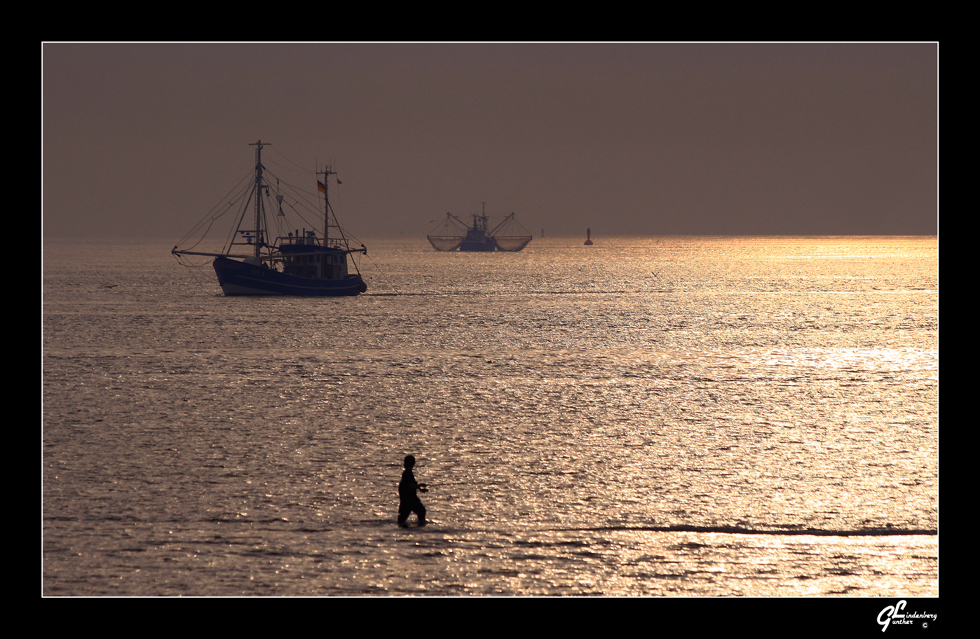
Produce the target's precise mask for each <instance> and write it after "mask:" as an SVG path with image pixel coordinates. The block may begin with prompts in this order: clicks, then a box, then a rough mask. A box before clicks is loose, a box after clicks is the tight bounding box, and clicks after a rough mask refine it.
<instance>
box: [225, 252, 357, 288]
mask: <svg viewBox="0 0 980 639" xmlns="http://www.w3.org/2000/svg"><path fill="white" fill-rule="evenodd" d="M214 272H215V274H216V275H217V276H218V284H219V285H220V286H221V290H222V291H223V292H224V294H225V295H229V296H237V295H298V296H303V297H343V296H351V295H358V294H360V293H363V292H364V291H366V290H367V285H365V284H364V280H362V279H361V276H360V275H351V276H348V277H346V278H344V279H335V280H324V279H314V278H308V277H298V276H296V275H288V274H286V273H281V272H279V271H277V270H275V269H271V268H267V267H265V266H259V265H255V264H248V263H245V262H240V261H238V260H232V259H229V258H227V257H218V258H215V260H214Z"/></svg>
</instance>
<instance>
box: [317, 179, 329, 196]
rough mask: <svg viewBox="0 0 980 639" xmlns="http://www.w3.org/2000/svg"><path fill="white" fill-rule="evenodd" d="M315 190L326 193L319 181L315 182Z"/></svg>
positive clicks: (325, 188)
mask: <svg viewBox="0 0 980 639" xmlns="http://www.w3.org/2000/svg"><path fill="white" fill-rule="evenodd" d="M316 190H317V191H319V192H320V193H326V192H327V187H325V186H323V182H321V181H320V180H317V181H316Z"/></svg>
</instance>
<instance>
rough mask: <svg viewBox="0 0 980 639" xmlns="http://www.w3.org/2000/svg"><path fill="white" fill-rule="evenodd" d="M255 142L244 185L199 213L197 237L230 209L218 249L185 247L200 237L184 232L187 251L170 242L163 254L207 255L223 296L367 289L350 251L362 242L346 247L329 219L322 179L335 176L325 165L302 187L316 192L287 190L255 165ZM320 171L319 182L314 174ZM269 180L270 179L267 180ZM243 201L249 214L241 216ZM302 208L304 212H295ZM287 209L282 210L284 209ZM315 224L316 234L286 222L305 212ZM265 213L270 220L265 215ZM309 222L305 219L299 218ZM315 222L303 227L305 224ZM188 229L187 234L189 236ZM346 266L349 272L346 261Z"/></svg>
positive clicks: (258, 155) (258, 151)
mask: <svg viewBox="0 0 980 639" xmlns="http://www.w3.org/2000/svg"><path fill="white" fill-rule="evenodd" d="M250 146H254V147H255V173H254V177H253V178H252V180H251V184H250V185H248V188H244V189H242V190H241V191H240V192H239V194H238V196H237V198H236V199H234V200H233V201H232V202H230V203H229V204H228V207H227V208H225V209H224V210H223V211H222V212H219V213H217V214H215V215H213V216H210V217H208V218H206V219H205V220H204V221H203V222H202V223H201V224H200V225H198V227H196V228H202V227H203V228H204V234H206V233H207V230H208V229H210V228H212V226H213V224H214V222H215V221H216V220H217V219H218V218H219V217H221V216H222V215H224V214H225V213H227V212H228V211H231V210H233V207H236V206H237V208H236V209H234V210H236V211H237V214H236V220H237V221H236V223H235V225H234V227H233V228H234V232H233V233H232V235H231V237H230V238H229V239H228V241H227V243H226V244H225V246H224V247H223V249H222V250H221V251H220V252H213V253H209V252H204V251H196V250H192V249H193V248H196V247H197V246H198V244H200V243H201V242H202V241H203V240H204V238H203V237H191V236H190V234H189V236H188V237H187V238H185V240H183V242H185V243H189V242H194V244H193V246H191V247H190V248H180V245H179V244H178V246H174V248H173V250H172V251H171V253H173V255H174V256H175V257H176V258H177V261H178V262H182V261H184V260H186V259H187V258H188V257H189V256H206V257H213V258H214V261H213V265H214V272H215V274H216V275H217V276H218V284H219V285H220V286H221V290H222V291H223V292H224V294H225V295H301V296H321V297H324V296H325V297H332V296H343V295H357V294H359V293H363V292H364V291H366V290H367V286H366V285H365V284H364V280H363V279H362V278H361V275H360V273H359V272H357V264H356V263H354V260H353V257H352V255H353V254H354V253H364V254H367V249H366V248H365V247H364V245H363V244H362V245H361V247H360V248H355V249H351V248H350V245H349V242H348V239H347V237H346V236H345V235H344V232H343V231H342V230H341V228H340V225H339V224H337V218H336V216H335V215H334V212H333V209H332V208H331V207H330V200H329V198H328V197H327V191H328V187H329V178H330V176H331V175H336V173H335V172H334V171H331V170H330V169H329V167H327V168H324V170H323V171H317V172H316V173H315V175H314V174H311V175H310V178H311V179H310V187H311V188H312V187H314V185H315V188H316V192H307V191H303V190H301V189H299V188H296V187H290V186H288V185H286V184H285V183H284V182H283V181H281V180H280V179H278V178H275V176H274V175H271V174H269V172H268V170H267V169H266V168H265V167H264V166H263V165H262V149H263V147H264V146H270V145H268V144H263V142H262V141H261V140H260V141H258V142H256V143H255V144H252V145H250ZM320 176H322V179H318V178H319V177H320ZM273 179H274V181H273ZM320 194H322V195H323V202H322V204H323V210H322V212H321V211H318V210H317V209H318V206H319V205H318V204H314V202H317V201H319V195H320ZM250 206H251V209H252V215H251V216H249V215H248V213H249V208H250ZM303 209H305V210H303ZM287 210H288V211H289V212H290V213H289V215H287V213H286V211H287ZM321 215H322V219H320V220H317V223H322V225H323V226H322V231H318V230H317V229H315V228H310V229H307V228H303V229H302V231H300V228H299V227H298V226H292V225H290V224H289V219H290V218H291V217H294V218H298V219H300V220H306V219H307V217H308V216H312V218H311V219H316V218H317V217H320V216H321ZM270 217H271V218H272V221H271V223H270V220H269V218H270ZM306 223H307V224H310V222H306ZM313 226H315V224H311V227H313ZM193 233H194V231H192V234H193ZM349 257H350V263H351V264H353V266H354V271H355V272H354V273H351V272H350V267H349V265H348V258H349Z"/></svg>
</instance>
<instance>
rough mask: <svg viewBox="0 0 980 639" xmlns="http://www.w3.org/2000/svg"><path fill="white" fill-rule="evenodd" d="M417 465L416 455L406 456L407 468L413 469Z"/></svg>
mask: <svg viewBox="0 0 980 639" xmlns="http://www.w3.org/2000/svg"><path fill="white" fill-rule="evenodd" d="M414 465H415V455H405V468H411V467H412V466H414Z"/></svg>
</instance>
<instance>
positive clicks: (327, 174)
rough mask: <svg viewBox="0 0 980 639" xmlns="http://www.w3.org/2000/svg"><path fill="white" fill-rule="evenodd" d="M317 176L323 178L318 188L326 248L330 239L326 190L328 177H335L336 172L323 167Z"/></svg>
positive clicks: (328, 183) (328, 200) (328, 206)
mask: <svg viewBox="0 0 980 639" xmlns="http://www.w3.org/2000/svg"><path fill="white" fill-rule="evenodd" d="M317 175H322V176H323V181H322V182H320V186H322V187H323V189H322V190H323V246H327V245H328V239H329V237H330V198H329V197H327V188H328V187H329V186H330V176H331V175H337V172H336V171H331V170H330V167H329V166H325V167H323V170H322V171H318V172H317Z"/></svg>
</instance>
